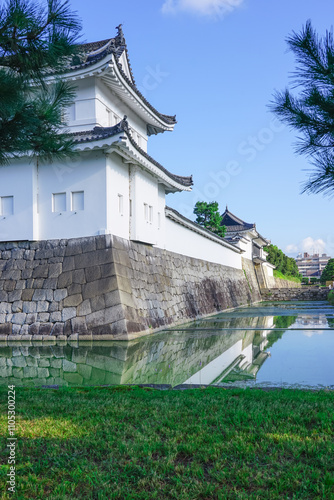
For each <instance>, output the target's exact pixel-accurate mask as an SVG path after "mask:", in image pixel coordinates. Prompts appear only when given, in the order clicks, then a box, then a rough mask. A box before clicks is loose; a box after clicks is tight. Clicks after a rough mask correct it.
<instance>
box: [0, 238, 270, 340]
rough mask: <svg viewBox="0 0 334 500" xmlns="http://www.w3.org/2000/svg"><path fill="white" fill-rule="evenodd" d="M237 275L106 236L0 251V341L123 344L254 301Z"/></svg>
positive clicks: (255, 294) (249, 276)
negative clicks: (9, 338) (93, 340)
mask: <svg viewBox="0 0 334 500" xmlns="http://www.w3.org/2000/svg"><path fill="white" fill-rule="evenodd" d="M243 267H244V269H243V270H238V269H234V268H230V267H226V266H221V265H219V264H213V263H209V262H206V261H203V260H199V259H193V258H190V257H185V256H182V255H179V254H175V253H171V252H168V251H165V250H162V249H158V248H152V247H150V246H147V245H144V244H140V243H133V242H129V241H127V240H123V239H121V238H116V237H114V236H111V235H105V236H96V237H89V238H79V239H71V240H54V241H40V242H19V243H1V244H0V337H2V336H5V337H7V336H8V335H9V336H12V337H15V339H19V338H22V339H26V340H28V339H30V338H32V336H33V338H34V339H35V340H44V339H50V340H52V339H54V338H60V339H61V338H64V339H65V338H71V339H75V338H78V337H80V338H82V339H91V338H99V339H129V338H134V337H136V336H140V335H142V334H145V333H150V332H152V331H154V330H156V329H159V328H162V327H164V326H167V325H175V324H178V323H182V322H186V321H187V320H188V319H192V318H195V317H199V316H204V315H208V314H213V313H215V312H219V311H221V310H224V309H227V308H231V307H236V306H239V305H243V304H248V303H252V302H256V301H259V300H261V295H260V292H259V288H258V284H257V280H256V276H255V272H254V267H253V264H252V262H251V261H247V260H246V259H244V261H243Z"/></svg>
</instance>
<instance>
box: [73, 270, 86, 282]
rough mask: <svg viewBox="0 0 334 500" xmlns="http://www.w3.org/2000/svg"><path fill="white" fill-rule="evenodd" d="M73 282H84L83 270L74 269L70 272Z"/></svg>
mask: <svg viewBox="0 0 334 500" xmlns="http://www.w3.org/2000/svg"><path fill="white" fill-rule="evenodd" d="M72 280H73V284H79V285H83V284H84V283H86V277H85V270H84V269H75V270H74V271H73V274H72Z"/></svg>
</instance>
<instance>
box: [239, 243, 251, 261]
mask: <svg viewBox="0 0 334 500" xmlns="http://www.w3.org/2000/svg"><path fill="white" fill-rule="evenodd" d="M236 246H237V247H238V248H241V250H243V251H244V253H243V254H242V256H243V257H244V258H245V259H249V260H252V259H253V252H252V249H253V244H252V242H251V241H242V240H240V241H238V243H237V244H236Z"/></svg>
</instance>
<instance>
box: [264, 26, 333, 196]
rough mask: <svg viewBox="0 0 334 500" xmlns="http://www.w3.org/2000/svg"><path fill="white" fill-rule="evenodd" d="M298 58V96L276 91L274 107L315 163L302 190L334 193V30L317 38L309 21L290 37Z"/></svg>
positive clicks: (298, 148) (295, 79)
mask: <svg viewBox="0 0 334 500" xmlns="http://www.w3.org/2000/svg"><path fill="white" fill-rule="evenodd" d="M287 43H288V46H289V48H290V50H291V51H292V52H293V53H294V55H295V57H296V61H297V67H296V71H295V73H294V74H293V84H294V87H295V88H298V87H299V88H300V89H301V92H300V94H299V96H298V97H295V96H293V95H292V94H291V93H290V91H289V90H287V89H286V90H285V91H283V92H277V93H276V94H275V96H274V102H272V103H271V108H272V110H273V111H274V113H275V114H276V115H277V116H278V117H279V118H280V119H281V120H282V121H283V122H285V123H287V124H288V125H290V127H291V128H292V129H295V130H296V131H297V132H298V133H299V134H300V136H299V142H297V145H296V152H297V153H298V154H305V155H307V156H308V157H309V159H310V161H311V164H313V166H314V167H315V168H314V169H310V177H309V179H308V181H307V182H306V183H305V185H304V189H303V192H307V193H323V194H327V195H332V194H333V190H334V43H333V33H330V32H327V33H326V36H325V37H323V38H320V39H319V38H318V36H317V34H316V31H315V30H314V29H313V28H312V25H311V22H310V21H308V22H307V23H306V26H305V27H304V28H303V29H302V30H301V33H295V32H293V33H292V35H291V36H290V37H289V38H288V39H287Z"/></svg>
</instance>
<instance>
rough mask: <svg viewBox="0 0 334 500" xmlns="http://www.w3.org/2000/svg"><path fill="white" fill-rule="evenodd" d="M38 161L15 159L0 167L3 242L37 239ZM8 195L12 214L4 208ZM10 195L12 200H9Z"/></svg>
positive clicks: (0, 227)
mask: <svg viewBox="0 0 334 500" xmlns="http://www.w3.org/2000/svg"><path fill="white" fill-rule="evenodd" d="M35 180H36V179H35V164H34V163H33V162H32V163H29V162H28V160H26V161H24V160H15V161H12V162H11V164H10V165H8V166H7V165H6V166H3V167H1V168H0V241H18V240H34V239H37V237H38V235H37V234H36V231H34V224H35V223H36V217H37V207H36V201H37V200H36V189H35ZM1 198H6V199H7V201H9V202H10V203H9V205H12V213H7V210H6V209H5V210H4V213H2V210H1V204H2V203H3V205H4V206H5V205H6V203H5V201H6V200H3V201H2V200H1ZM8 198H10V200H8Z"/></svg>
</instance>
